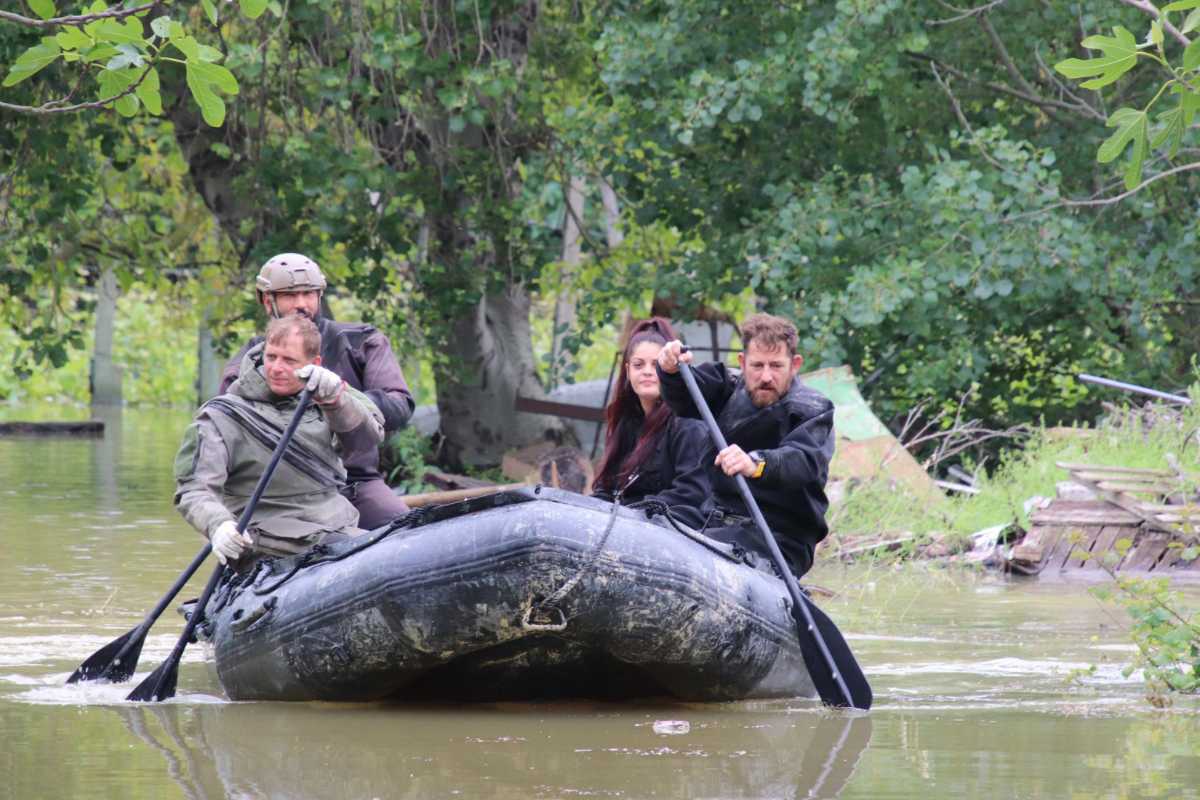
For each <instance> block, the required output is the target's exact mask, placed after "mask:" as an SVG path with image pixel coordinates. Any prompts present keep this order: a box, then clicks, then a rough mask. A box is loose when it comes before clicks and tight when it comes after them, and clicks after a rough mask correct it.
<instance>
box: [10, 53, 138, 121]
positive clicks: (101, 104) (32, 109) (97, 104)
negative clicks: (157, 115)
mask: <svg viewBox="0 0 1200 800" xmlns="http://www.w3.org/2000/svg"><path fill="white" fill-rule="evenodd" d="M152 69H154V65H153V64H151V65H149V66H147V67H146V69H144V70H142V74H141V75H139V76H138V79H137V80H136V81H134V82H133V83H131V84H129V85H128V86H127V87H125V89H124V90H122V91H121V93H120V94H115V95H113V96H112V97H109V98H107V99H105V100H93V101H92V102H90V103H76V104H75V105H73V106H64V105H59V104H60V103H63V102H66V101H64V100H51V101H50V102H48V103H43V104H42V105H40V106H19V105H14V104H12V103H5V102H4V101H2V100H0V108H2V109H4V110H6V111H15V112H17V113H19V114H38V115H45V114H70V113H72V112H75V111H85V110H87V109H91V108H109V107H110V106H112V104H113V103H115V102H117V101H118V100H120V99H121V98H122V97H125V96H126V95H130V94H133V93H134V92H136V91H137V88H138V87H139V86H141V85H142V81H144V80H146V76H147V75H149V74H150V70H152Z"/></svg>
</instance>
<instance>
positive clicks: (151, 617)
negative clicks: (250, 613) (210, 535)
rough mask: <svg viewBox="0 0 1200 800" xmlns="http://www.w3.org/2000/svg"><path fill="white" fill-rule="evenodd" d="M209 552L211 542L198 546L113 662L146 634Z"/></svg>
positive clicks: (122, 656) (118, 660) (123, 656)
mask: <svg viewBox="0 0 1200 800" xmlns="http://www.w3.org/2000/svg"><path fill="white" fill-rule="evenodd" d="M211 552H212V544H206V545H204V547H202V548H200V552H199V553H197V554H196V557H195V558H193V559H192V563H190V564H188V565H187V569H185V570H184V571H183V572H182V573H180V575H179V577H178V578H176V579H175V583H174V584H173V585H172V586H171V588H170V589H168V590H167V593H166V594H164V595H163V596H162V599H160V600H159V601H158V604H157V605H155V606H154V608H152V609H150V613H149V614H147V615H146V618H145V619H144V620H142V623H141V624H140V625H138V626H137V627H136V628H134V629H133V630H132V631H131V632H130V633H131V636H130V638H129V641H127V642H126V643H125V646H124V647H122V648H121V649H120V650H119V651H118V652H117V655H116V656H115V657H114V658H113V662H114V663H119V662H120V661H121V659H123V658H125V654H126V653H128V652H129V651H130V650H132V649H133V648H134V647H135V646H137V644H138V640H140V639H141V638H142V637H144V636H145V635H146V631H148V630H150V626H152V625H153V624H154V623H155V622H156V621H157V620H158V618H159V617H160V616H161V615H162V612H163V611H165V610H166V608H167V606H169V605H170V604H171V601H172V600H174V599H175V595H177V594H179V590H180V589H182V588H183V587H184V586H185V585H186V584H187V582H188V581H190V580H191V579H192V576H193V575H195V574H196V570H198V569H200V565H201V564H203V563H204V559H206V558H208V554H209V553H211Z"/></svg>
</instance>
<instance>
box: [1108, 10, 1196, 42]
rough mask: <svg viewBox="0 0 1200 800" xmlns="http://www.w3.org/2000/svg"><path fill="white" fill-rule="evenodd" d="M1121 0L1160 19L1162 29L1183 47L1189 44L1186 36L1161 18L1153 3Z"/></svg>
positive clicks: (1160, 13)
mask: <svg viewBox="0 0 1200 800" xmlns="http://www.w3.org/2000/svg"><path fill="white" fill-rule="evenodd" d="M1121 2H1122V3H1124V4H1125V5H1127V6H1133V7H1134V8H1136V9H1137V10H1139V11H1145V12H1146V13H1147V14H1149V15H1150V16H1152V17H1154V18H1155V19H1162V23H1163V30H1164V31H1166V32H1167V33H1169V34H1171V36H1173V37H1174V38H1175V41H1177V42H1179V43H1180V44H1181V45H1183V46H1184V47H1187V46H1188V45H1189V44H1191V42H1190V41H1188V38H1187V37H1186V36H1184V35H1183V34H1182V33H1180V32H1179V30H1178V29H1177V28H1176V27H1175V26H1174V25H1172V24H1171V23H1169V22H1167V21H1166V20H1165V19H1163V16H1162V12H1161V11H1159V10H1158V9H1157V8H1156V7H1155V6H1154V4H1153V3H1150V2H1148V0H1121Z"/></svg>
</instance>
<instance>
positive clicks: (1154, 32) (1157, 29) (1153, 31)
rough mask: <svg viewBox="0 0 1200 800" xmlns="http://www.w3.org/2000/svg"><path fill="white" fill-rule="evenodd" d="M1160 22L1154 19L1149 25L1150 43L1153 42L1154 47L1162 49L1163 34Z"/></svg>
mask: <svg viewBox="0 0 1200 800" xmlns="http://www.w3.org/2000/svg"><path fill="white" fill-rule="evenodd" d="M1162 28H1163V26H1162V20H1161V19H1156V20H1154V22H1151V23H1150V41H1152V42H1154V46H1155V47H1162V43H1163V32H1162Z"/></svg>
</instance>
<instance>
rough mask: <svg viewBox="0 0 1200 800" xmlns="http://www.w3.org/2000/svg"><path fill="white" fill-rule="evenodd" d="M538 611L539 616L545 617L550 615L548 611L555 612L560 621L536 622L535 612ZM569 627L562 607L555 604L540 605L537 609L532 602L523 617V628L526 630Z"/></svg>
mask: <svg viewBox="0 0 1200 800" xmlns="http://www.w3.org/2000/svg"><path fill="white" fill-rule="evenodd" d="M534 611H537V613H538V615H539V617H541V618H543V619H544V618H545V617H547V616H549V613H548V612H553V613H554V614H557V615H558V622H534V621H533V613H534ZM566 628H567V617H566V615H565V614H563V612H562V609H560V608H557V607H555V606H548V607H543V606H538V607H537V608H536V609H535V608H534V607H533V605H532V604H530V605H529V606H527V607H526V608H525V613H524V615H522V617H521V629H522V630H526V631H531V632H535V631H561V630H566Z"/></svg>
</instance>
